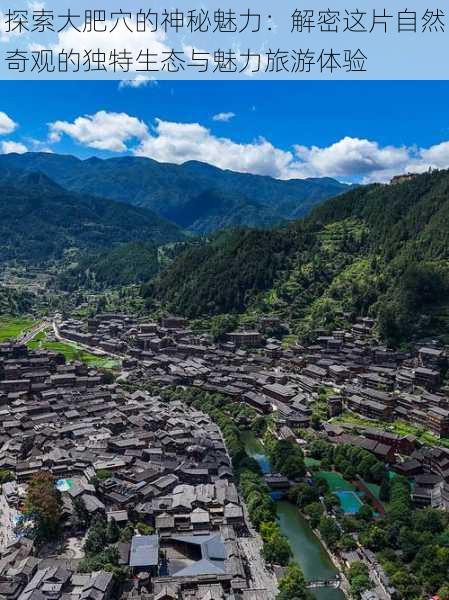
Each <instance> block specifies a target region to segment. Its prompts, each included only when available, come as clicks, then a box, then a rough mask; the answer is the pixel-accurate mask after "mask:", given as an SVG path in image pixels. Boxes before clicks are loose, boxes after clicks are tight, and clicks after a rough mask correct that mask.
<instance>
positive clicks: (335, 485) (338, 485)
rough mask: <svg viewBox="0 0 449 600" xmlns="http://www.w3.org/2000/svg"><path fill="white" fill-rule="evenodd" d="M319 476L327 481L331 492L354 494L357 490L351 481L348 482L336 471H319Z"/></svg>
mask: <svg viewBox="0 0 449 600" xmlns="http://www.w3.org/2000/svg"><path fill="white" fill-rule="evenodd" d="M317 475H318V477H322V478H323V479H325V480H326V481H327V483H328V485H329V489H330V491H331V492H354V491H355V489H356V488H355V486H354V485H353V484H352V483H351V482H350V481H346V479H344V477H342V475H340V473H337V472H335V471H318V473H317Z"/></svg>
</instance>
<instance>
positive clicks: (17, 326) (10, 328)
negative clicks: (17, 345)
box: [0, 317, 35, 342]
mask: <svg viewBox="0 0 449 600" xmlns="http://www.w3.org/2000/svg"><path fill="white" fill-rule="evenodd" d="M34 323H35V322H34V321H33V320H32V319H29V318H23V317H0V342H6V341H8V340H14V339H16V338H18V337H19V336H20V335H21V334H22V333H23V332H24V331H26V330H27V329H30V328H31V327H32V326H33V325H34Z"/></svg>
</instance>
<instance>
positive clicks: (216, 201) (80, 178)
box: [0, 153, 348, 233]
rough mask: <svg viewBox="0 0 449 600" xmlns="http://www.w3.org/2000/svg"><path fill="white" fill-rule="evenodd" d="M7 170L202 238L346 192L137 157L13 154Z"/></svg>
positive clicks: (296, 212) (321, 183) (325, 184)
mask: <svg viewBox="0 0 449 600" xmlns="http://www.w3.org/2000/svg"><path fill="white" fill-rule="evenodd" d="M2 166H3V167H4V168H15V169H20V170H27V171H34V172H36V171H39V172H41V173H45V174H46V175H47V176H48V177H50V178H51V179H53V180H54V181H57V182H58V184H60V185H62V186H63V187H65V188H67V189H70V190H73V191H75V192H78V193H83V194H92V195H94V196H99V197H102V198H109V199H112V200H115V201H119V202H128V203H130V204H133V205H135V206H141V207H145V208H147V209H150V210H152V211H154V212H155V213H156V214H158V215H159V216H161V217H163V218H165V219H168V220H170V221H172V222H174V223H176V224H178V225H179V226H181V227H182V228H189V229H190V230H191V231H195V232H199V233H202V232H206V231H211V230H213V229H217V228H221V227H237V226H242V225H244V226H266V225H270V224H273V223H275V222H279V221H280V220H281V219H292V218H298V217H300V216H302V215H304V214H306V213H307V212H309V210H310V208H311V207H312V206H314V205H316V204H318V203H320V202H322V201H323V200H325V199H326V198H330V197H331V196H335V195H337V194H340V193H342V192H343V191H345V190H347V189H348V186H347V185H346V184H343V183H339V182H338V181H336V180H335V179H330V178H322V179H294V180H291V181H280V180H277V179H273V178H271V177H260V176H257V175H250V174H244V173H233V172H231V171H222V170H221V169H217V168H215V167H213V166H211V165H206V164H202V163H199V162H188V163H185V164H183V165H170V164H166V163H164V164H161V163H159V162H156V161H154V160H149V159H147V158H141V157H139V158H137V157H131V156H127V157H122V158H113V159H108V160H101V159H99V158H91V159H89V160H79V159H77V158H75V157H73V156H61V155H57V154H52V155H50V154H45V153H33V154H24V155H20V156H19V155H12V154H10V155H5V156H2V157H1V159H0V168H1V167H2Z"/></svg>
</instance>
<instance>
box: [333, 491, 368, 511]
mask: <svg viewBox="0 0 449 600" xmlns="http://www.w3.org/2000/svg"><path fill="white" fill-rule="evenodd" d="M334 494H335V495H336V496H337V498H338V499H339V500H340V506H341V508H342V509H343V512H344V513H345V514H349V515H355V514H356V513H358V512H359V510H360V507H361V506H362V505H363V503H362V501H361V500H360V498H359V497H358V496H357V494H356V493H355V492H349V491H338V492H334Z"/></svg>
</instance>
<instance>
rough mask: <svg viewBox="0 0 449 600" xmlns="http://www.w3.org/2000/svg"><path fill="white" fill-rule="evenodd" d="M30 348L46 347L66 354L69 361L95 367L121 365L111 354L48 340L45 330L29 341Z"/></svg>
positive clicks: (108, 367)
mask: <svg viewBox="0 0 449 600" xmlns="http://www.w3.org/2000/svg"><path fill="white" fill-rule="evenodd" d="M28 348H30V350H36V349H38V348H44V349H45V350H53V352H60V353H61V354H64V356H65V359H66V360H67V361H68V362H71V361H74V360H80V361H82V362H84V363H86V364H87V365H89V366H90V367H93V368H99V369H118V368H119V367H120V362H119V361H118V360H116V359H113V358H111V357H110V356H96V355H95V354H91V353H90V352H86V351H85V350H82V349H81V348H78V346H76V344H69V343H66V342H57V341H54V340H48V339H47V337H46V334H45V333H44V332H40V333H38V334H37V335H36V337H35V338H33V340H31V342H29V343H28Z"/></svg>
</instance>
